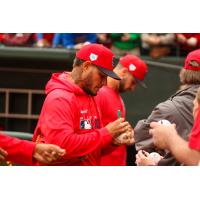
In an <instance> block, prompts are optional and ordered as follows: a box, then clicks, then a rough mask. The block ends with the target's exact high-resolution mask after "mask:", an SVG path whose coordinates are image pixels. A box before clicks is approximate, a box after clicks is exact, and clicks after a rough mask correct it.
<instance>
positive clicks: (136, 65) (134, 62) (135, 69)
mask: <svg viewBox="0 0 200 200" xmlns="http://www.w3.org/2000/svg"><path fill="white" fill-rule="evenodd" d="M119 62H120V63H121V64H122V65H123V67H125V68H127V69H128V71H129V72H130V73H131V74H132V75H133V77H134V78H135V80H136V81H137V82H139V83H140V84H141V85H142V86H143V87H145V88H146V85H145V83H144V82H143V81H144V78H145V75H146V73H147V72H148V68H147V65H146V64H145V62H144V61H143V60H141V59H140V58H138V57H137V56H134V55H126V56H124V57H121V58H120V60H119Z"/></svg>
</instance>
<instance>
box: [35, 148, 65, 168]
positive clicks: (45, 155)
mask: <svg viewBox="0 0 200 200" xmlns="http://www.w3.org/2000/svg"><path fill="white" fill-rule="evenodd" d="M65 153H66V152H65V150H64V149H61V148H60V147H59V146H56V145H53V144H36V147H35V150H34V153H33V158H34V159H35V160H37V161H38V162H40V163H43V164H53V163H54V162H55V161H57V160H58V159H60V158H61V157H62V156H64V155H65Z"/></svg>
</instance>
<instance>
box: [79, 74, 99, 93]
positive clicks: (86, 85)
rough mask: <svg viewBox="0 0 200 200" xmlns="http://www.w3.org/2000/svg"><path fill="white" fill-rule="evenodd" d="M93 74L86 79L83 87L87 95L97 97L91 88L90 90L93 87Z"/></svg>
mask: <svg viewBox="0 0 200 200" xmlns="http://www.w3.org/2000/svg"><path fill="white" fill-rule="evenodd" d="M91 80H92V72H91V73H90V74H89V75H88V76H87V78H85V80H83V81H84V82H85V85H84V86H83V88H82V89H83V90H84V91H85V92H86V93H87V94H89V95H91V96H96V95H97V94H96V93H94V92H92V91H91V90H90V89H89V88H90V86H92V84H93V83H92V81H91Z"/></svg>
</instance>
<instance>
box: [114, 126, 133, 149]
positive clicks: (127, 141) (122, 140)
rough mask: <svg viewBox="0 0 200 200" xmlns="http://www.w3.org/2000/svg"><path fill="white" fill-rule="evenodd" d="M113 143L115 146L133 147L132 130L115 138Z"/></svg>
mask: <svg viewBox="0 0 200 200" xmlns="http://www.w3.org/2000/svg"><path fill="white" fill-rule="evenodd" d="M113 143H114V144H115V145H133V144H134V143H135V139H134V130H133V129H132V128H131V129H129V130H128V131H126V132H125V133H123V134H121V135H119V136H118V137H117V138H114V140H113Z"/></svg>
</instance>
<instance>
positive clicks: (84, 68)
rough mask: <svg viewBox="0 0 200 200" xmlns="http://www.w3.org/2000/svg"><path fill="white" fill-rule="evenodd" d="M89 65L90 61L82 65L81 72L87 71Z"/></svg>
mask: <svg viewBox="0 0 200 200" xmlns="http://www.w3.org/2000/svg"><path fill="white" fill-rule="evenodd" d="M90 65H91V62H90V61H85V62H83V63H82V68H83V71H87V70H88V69H89V67H90Z"/></svg>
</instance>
